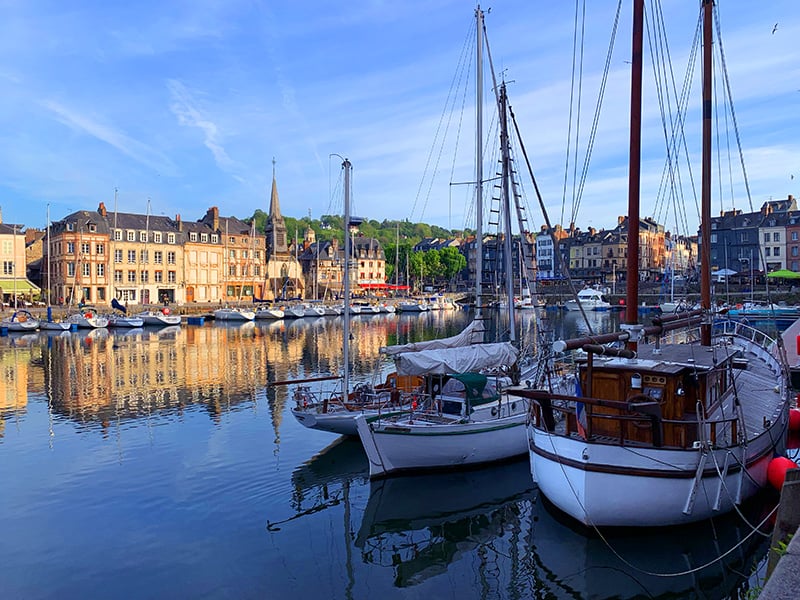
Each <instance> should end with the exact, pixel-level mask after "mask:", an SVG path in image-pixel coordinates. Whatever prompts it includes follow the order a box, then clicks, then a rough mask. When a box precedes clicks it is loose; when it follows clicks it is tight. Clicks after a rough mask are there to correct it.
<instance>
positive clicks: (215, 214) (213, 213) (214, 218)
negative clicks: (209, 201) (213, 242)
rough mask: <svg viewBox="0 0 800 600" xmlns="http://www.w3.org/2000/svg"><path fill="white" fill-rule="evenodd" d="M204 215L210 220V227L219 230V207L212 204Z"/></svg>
mask: <svg viewBox="0 0 800 600" xmlns="http://www.w3.org/2000/svg"><path fill="white" fill-rule="evenodd" d="M206 217H208V218H209V219H210V220H211V229H213V230H214V231H219V208H217V207H216V206H212V207H211V208H209V209H208V212H206Z"/></svg>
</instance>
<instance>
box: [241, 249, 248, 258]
mask: <svg viewBox="0 0 800 600" xmlns="http://www.w3.org/2000/svg"><path fill="white" fill-rule="evenodd" d="M242 258H247V250H242Z"/></svg>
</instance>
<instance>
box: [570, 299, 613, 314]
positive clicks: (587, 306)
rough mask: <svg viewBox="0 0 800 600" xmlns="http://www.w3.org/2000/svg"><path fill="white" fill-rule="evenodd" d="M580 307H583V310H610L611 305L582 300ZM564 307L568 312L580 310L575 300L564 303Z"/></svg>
mask: <svg viewBox="0 0 800 600" xmlns="http://www.w3.org/2000/svg"><path fill="white" fill-rule="evenodd" d="M580 305H581V306H582V307H583V310H610V309H611V303H609V302H603V301H592V300H582V301H581V303H580ZM564 306H565V307H566V309H567V310H572V311H577V310H580V307H579V306H578V302H577V301H575V300H567V301H566V302H565V303H564Z"/></svg>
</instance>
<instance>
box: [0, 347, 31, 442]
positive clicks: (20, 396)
mask: <svg viewBox="0 0 800 600" xmlns="http://www.w3.org/2000/svg"><path fill="white" fill-rule="evenodd" d="M30 363H31V352H30V350H29V349H16V348H14V349H12V350H9V349H7V348H4V349H3V351H2V352H0V437H3V434H4V432H5V423H6V419H7V418H13V416H14V415H17V414H20V413H23V412H25V410H26V407H27V405H28V383H29V378H30V376H31V373H30Z"/></svg>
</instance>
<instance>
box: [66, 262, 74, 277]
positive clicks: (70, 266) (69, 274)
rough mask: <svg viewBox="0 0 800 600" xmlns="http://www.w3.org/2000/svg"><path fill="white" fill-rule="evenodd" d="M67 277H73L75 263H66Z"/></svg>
mask: <svg viewBox="0 0 800 600" xmlns="http://www.w3.org/2000/svg"><path fill="white" fill-rule="evenodd" d="M67 277H75V263H74V262H68V263H67Z"/></svg>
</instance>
